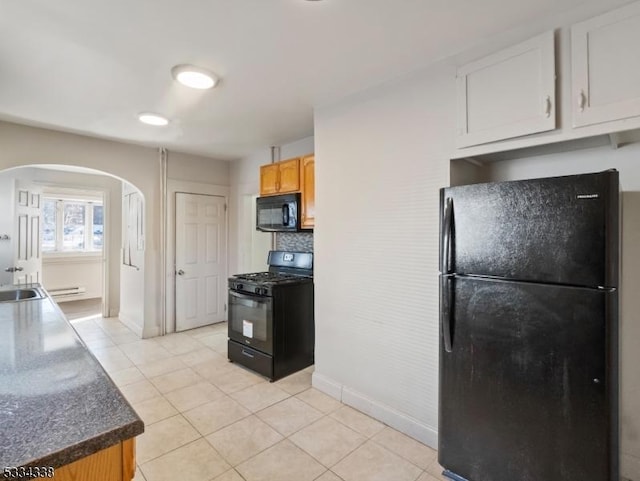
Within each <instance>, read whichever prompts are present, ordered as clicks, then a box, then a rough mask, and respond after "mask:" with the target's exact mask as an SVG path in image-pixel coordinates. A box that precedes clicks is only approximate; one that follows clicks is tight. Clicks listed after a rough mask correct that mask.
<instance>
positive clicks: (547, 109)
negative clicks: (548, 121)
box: [544, 95, 551, 118]
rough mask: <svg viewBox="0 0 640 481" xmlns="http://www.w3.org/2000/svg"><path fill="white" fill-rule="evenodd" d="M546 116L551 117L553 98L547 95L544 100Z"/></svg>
mask: <svg viewBox="0 0 640 481" xmlns="http://www.w3.org/2000/svg"><path fill="white" fill-rule="evenodd" d="M544 115H545V116H546V117H547V118H548V117H551V96H550V95H547V96H546V98H545V99H544Z"/></svg>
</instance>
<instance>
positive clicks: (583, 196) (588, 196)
mask: <svg viewBox="0 0 640 481" xmlns="http://www.w3.org/2000/svg"><path fill="white" fill-rule="evenodd" d="M576 197H577V198H578V199H599V198H600V194H578V195H577V196H576Z"/></svg>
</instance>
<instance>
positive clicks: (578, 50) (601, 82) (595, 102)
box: [571, 2, 640, 127]
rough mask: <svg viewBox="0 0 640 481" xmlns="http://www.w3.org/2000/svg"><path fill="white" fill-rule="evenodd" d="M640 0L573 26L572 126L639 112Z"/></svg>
mask: <svg viewBox="0 0 640 481" xmlns="http://www.w3.org/2000/svg"><path fill="white" fill-rule="evenodd" d="M638 45H640V2H636V3H633V4H631V5H628V6H626V7H624V8H620V9H617V10H614V11H612V12H609V13H606V14H604V15H600V16H599V17H595V18H592V19H590V20H587V21H585V22H582V23H578V24H576V25H574V26H573V27H572V28H571V59H572V72H573V77H572V96H573V99H572V106H573V126H574V127H580V126H583V125H591V124H597V123H601V122H607V121H611V120H620V119H625V118H629V117H636V116H640V61H639V60H638V52H637V50H638Z"/></svg>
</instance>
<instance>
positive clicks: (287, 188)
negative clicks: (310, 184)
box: [278, 158, 300, 194]
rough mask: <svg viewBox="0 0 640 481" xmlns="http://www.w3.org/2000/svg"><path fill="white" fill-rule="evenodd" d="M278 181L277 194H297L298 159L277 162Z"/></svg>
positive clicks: (298, 182)
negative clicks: (278, 170) (278, 168)
mask: <svg viewBox="0 0 640 481" xmlns="http://www.w3.org/2000/svg"><path fill="white" fill-rule="evenodd" d="M278 165H279V167H280V180H279V189H278V192H280V193H281V194H284V193H287V192H297V191H299V190H300V159H298V158H295V159H290V160H285V161H282V162H278Z"/></svg>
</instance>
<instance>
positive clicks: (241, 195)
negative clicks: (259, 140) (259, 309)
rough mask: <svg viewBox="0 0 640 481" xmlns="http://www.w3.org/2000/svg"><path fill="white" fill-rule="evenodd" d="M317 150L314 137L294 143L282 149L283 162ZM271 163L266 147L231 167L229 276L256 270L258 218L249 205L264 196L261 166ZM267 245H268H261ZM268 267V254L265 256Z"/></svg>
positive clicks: (281, 157)
mask: <svg viewBox="0 0 640 481" xmlns="http://www.w3.org/2000/svg"><path fill="white" fill-rule="evenodd" d="M313 151H314V138H313V136H311V137H305V138H303V139H300V140H297V141H294V142H290V143H288V144H284V145H282V146H280V159H275V160H276V161H277V160H285V159H289V158H292V157H300V156H302V155H305V154H310V153H312V152H313ZM269 163H271V149H270V148H264V149H262V150H259V151H256V152H254V153H253V154H252V155H250V156H248V157H245V158H244V159H241V160H238V161H235V162H233V163H231V165H230V179H231V195H230V199H229V212H230V213H231V215H230V218H229V273H230V274H236V273H239V272H250V271H252V270H255V269H254V267H255V263H254V262H253V258H254V257H255V254H254V253H253V252H252V249H251V246H252V238H253V237H255V236H256V234H255V233H253V232H252V231H253V230H255V218H254V217H253V216H252V215H251V209H250V208H249V207H250V206H248V204H247V202H248V201H249V200H248V198H250V197H251V196H256V195H258V194H259V193H260V166H261V165H264V164H269ZM257 235H262V236H271V234H266V233H263V234H257ZM261 244H264V242H261ZM264 259H265V267H266V259H267V257H266V253H265V254H264Z"/></svg>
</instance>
